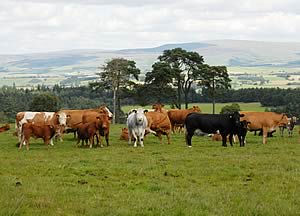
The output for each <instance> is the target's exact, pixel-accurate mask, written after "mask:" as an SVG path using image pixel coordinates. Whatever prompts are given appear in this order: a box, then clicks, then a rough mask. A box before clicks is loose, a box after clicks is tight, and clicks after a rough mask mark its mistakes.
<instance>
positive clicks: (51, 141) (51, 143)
mask: <svg viewBox="0 0 300 216" xmlns="http://www.w3.org/2000/svg"><path fill="white" fill-rule="evenodd" d="M50 145H51V146H54V144H53V138H51V139H50Z"/></svg>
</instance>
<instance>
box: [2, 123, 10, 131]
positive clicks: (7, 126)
mask: <svg viewBox="0 0 300 216" xmlns="http://www.w3.org/2000/svg"><path fill="white" fill-rule="evenodd" d="M9 129H10V126H9V124H6V125H4V126H2V127H0V133H1V132H4V131H7V130H9Z"/></svg>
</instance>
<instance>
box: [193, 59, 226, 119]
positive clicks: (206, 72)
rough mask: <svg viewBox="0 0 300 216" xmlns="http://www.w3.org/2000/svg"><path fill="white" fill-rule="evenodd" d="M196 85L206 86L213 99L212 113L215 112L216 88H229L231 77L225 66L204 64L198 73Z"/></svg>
mask: <svg viewBox="0 0 300 216" xmlns="http://www.w3.org/2000/svg"><path fill="white" fill-rule="evenodd" d="M199 79H200V82H199V83H198V85H200V86H202V87H203V88H206V89H207V90H208V93H209V95H210V96H211V97H212V101H213V114H215V102H216V90H219V89H229V88H231V85H230V82H231V79H230V78H229V75H228V73H227V68H226V67H225V66H209V65H204V67H203V68H202V71H201V74H200V77H199Z"/></svg>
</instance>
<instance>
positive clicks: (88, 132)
mask: <svg viewBox="0 0 300 216" xmlns="http://www.w3.org/2000/svg"><path fill="white" fill-rule="evenodd" d="M163 107H164V106H163V105H162V104H155V105H153V107H152V110H145V109H142V108H138V109H132V110H131V111H130V112H129V113H128V117H127V128H123V130H122V134H121V136H120V139H125V140H128V142H129V144H131V141H132V140H134V147H136V146H137V143H138V142H139V144H140V145H141V146H142V147H143V146H144V136H145V135H146V134H148V133H151V134H154V135H155V136H157V137H158V138H159V140H160V142H161V143H162V135H166V137H167V142H168V144H170V143H171V140H170V134H171V133H172V132H173V133H175V131H176V130H177V129H178V130H179V131H180V130H182V128H183V127H184V128H185V139H186V144H187V146H189V147H191V146H192V137H193V135H194V134H198V133H204V134H214V135H213V139H215V140H222V145H223V146H227V145H226V142H227V139H228V140H229V142H230V144H231V145H232V142H233V139H234V138H235V137H237V138H238V140H239V143H240V146H244V145H245V136H246V134H247V131H261V132H262V134H263V136H262V137H263V143H264V144H266V142H267V137H268V133H269V132H272V131H273V130H275V128H277V127H279V128H280V132H281V135H282V134H283V129H284V128H287V129H288V131H289V136H291V134H292V130H293V127H294V125H295V121H296V119H295V118H288V117H287V115H285V114H278V113H275V112H234V113H231V114H215V115H214V114H203V113H201V110H200V108H199V107H198V106H194V107H193V108H190V109H182V110H178V109H171V110H166V109H164V108H163ZM112 117H113V115H112V113H111V112H110V111H109V109H108V108H107V107H105V106H101V107H99V108H97V109H85V110H60V111H58V112H19V113H17V115H16V135H17V136H18V141H19V145H18V146H19V148H20V149H21V148H22V146H23V145H26V148H27V150H28V149H29V140H30V138H31V137H35V138H42V139H43V140H44V143H45V144H46V145H47V146H48V145H49V144H50V145H53V138H55V137H58V138H60V139H61V140H62V139H63V134H64V133H65V132H66V131H70V130H71V131H73V132H74V133H75V134H74V136H77V146H78V145H79V143H80V141H81V145H82V146H83V145H89V147H90V148H92V147H93V146H95V145H100V146H101V147H102V146H103V145H102V140H101V137H104V138H105V141H106V145H107V146H109V130H110V124H111V119H112ZM8 129H9V125H5V126H3V127H0V132H2V131H5V130H8ZM95 138H96V144H95V141H94V140H95Z"/></svg>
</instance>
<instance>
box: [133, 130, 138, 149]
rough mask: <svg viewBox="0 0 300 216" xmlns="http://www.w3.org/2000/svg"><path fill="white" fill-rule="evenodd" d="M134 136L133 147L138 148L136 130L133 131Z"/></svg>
mask: <svg viewBox="0 0 300 216" xmlns="http://www.w3.org/2000/svg"><path fill="white" fill-rule="evenodd" d="M132 136H133V139H134V143H133V147H137V136H136V134H135V131H134V130H133V131H132Z"/></svg>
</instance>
